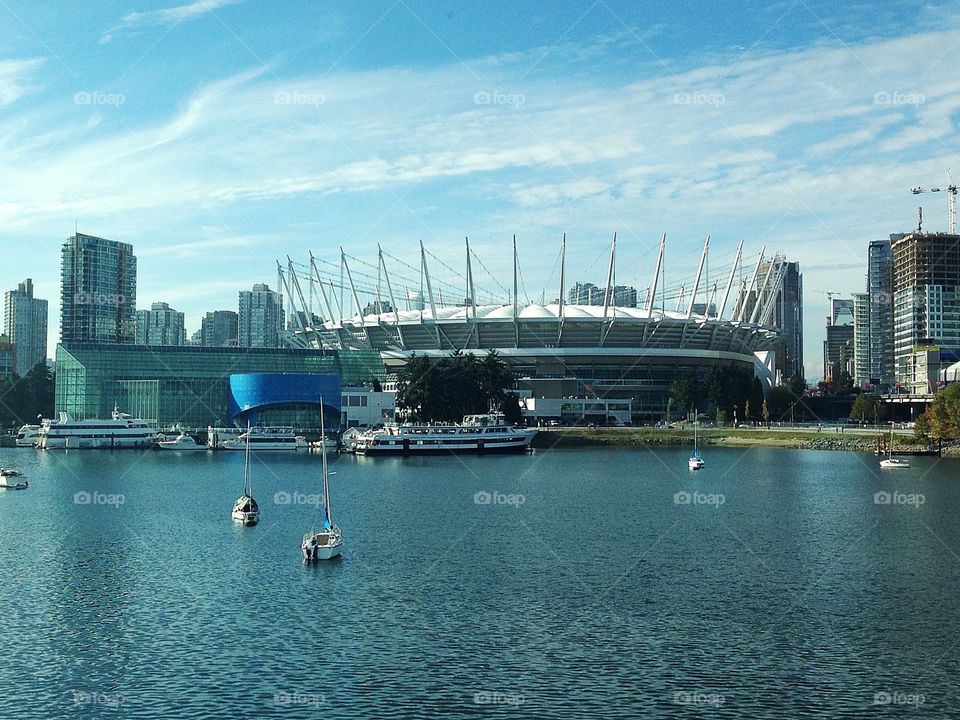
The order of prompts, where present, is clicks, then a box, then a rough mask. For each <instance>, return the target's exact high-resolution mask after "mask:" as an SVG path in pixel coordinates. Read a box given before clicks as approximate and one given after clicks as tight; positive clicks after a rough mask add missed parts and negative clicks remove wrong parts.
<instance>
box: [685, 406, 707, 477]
mask: <svg viewBox="0 0 960 720" xmlns="http://www.w3.org/2000/svg"><path fill="white" fill-rule="evenodd" d="M705 466H706V463H705V462H704V461H703V458H702V457H700V447H699V445H698V443H697V416H696V415H694V416H693V454H692V455H691V456H690V459H689V460H687V467H689V468H690V469H691V470H703V468H704V467H705Z"/></svg>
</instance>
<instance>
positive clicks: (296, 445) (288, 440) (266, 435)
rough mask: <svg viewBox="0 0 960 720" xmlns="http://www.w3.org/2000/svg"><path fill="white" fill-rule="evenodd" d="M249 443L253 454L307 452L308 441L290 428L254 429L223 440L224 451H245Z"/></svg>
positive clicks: (221, 445)
mask: <svg viewBox="0 0 960 720" xmlns="http://www.w3.org/2000/svg"><path fill="white" fill-rule="evenodd" d="M248 442H249V445H250V449H251V450H252V451H253V452H261V451H263V450H306V449H308V446H307V439H306V438H305V437H303V435H297V434H296V433H294V432H293V428H290V427H252V428H248V429H247V431H246V432H244V433H242V434H241V435H240V436H239V437H237V438H232V439H229V440H223V441H221V442H220V447H221V448H222V449H224V450H245V449H246V447H247V444H248Z"/></svg>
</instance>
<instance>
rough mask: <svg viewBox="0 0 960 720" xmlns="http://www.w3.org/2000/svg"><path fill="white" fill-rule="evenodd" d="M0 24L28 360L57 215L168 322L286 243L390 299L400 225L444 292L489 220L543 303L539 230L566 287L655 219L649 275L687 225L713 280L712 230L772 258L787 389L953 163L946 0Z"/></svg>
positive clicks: (641, 244)
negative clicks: (799, 325)
mask: <svg viewBox="0 0 960 720" xmlns="http://www.w3.org/2000/svg"><path fill="white" fill-rule="evenodd" d="M178 1H179V2H180V3H182V4H177V2H178ZM0 40H2V42H0V168H2V170H0V258H2V261H0V288H2V289H10V288H13V287H15V285H16V283H17V282H19V281H21V280H23V279H24V278H26V277H31V278H33V279H34V283H35V286H36V294H37V296H39V297H44V298H47V299H48V300H49V301H50V345H51V352H52V348H53V346H54V345H55V342H56V339H57V335H58V323H59V317H58V305H59V262H60V246H61V245H62V243H63V242H64V240H65V239H66V238H67V237H68V236H70V235H71V234H73V232H74V228H78V229H79V230H80V232H82V233H87V234H91V235H98V236H100V237H106V238H109V239H112V240H120V241H123V242H129V243H131V244H133V246H134V250H135V253H136V255H137V257H138V298H137V305H138V307H140V308H147V307H149V305H150V303H152V302H156V301H166V302H169V303H170V304H171V306H173V307H174V308H175V309H177V310H180V311H183V312H184V313H186V324H187V331H188V334H189V333H191V332H192V331H193V330H195V329H197V328H198V327H199V323H200V317H201V316H202V314H203V313H204V312H206V311H208V310H216V309H236V305H237V291H238V290H240V289H244V288H249V287H250V286H251V285H253V284H254V283H256V282H267V283H270V284H271V286H272V287H273V286H275V285H276V262H277V260H280V261H281V262H283V263H284V264H286V259H287V256H290V257H291V258H293V259H294V260H296V261H299V262H306V261H307V259H308V257H309V255H308V254H309V253H310V252H312V253H313V254H314V255H315V256H317V258H319V259H320V260H322V261H323V262H334V263H335V262H337V261H338V260H339V257H340V249H341V247H342V248H343V249H344V251H345V252H346V253H347V255H348V256H349V257H350V258H355V259H351V260H349V262H350V263H352V265H353V268H354V269H356V270H357V272H358V274H359V273H361V272H365V273H366V274H367V276H368V277H371V276H372V275H375V274H376V269H375V267H373V268H371V267H370V266H364V265H362V264H361V262H362V261H364V262H367V263H373V264H375V263H376V252H377V244H378V243H379V244H380V245H381V246H382V247H383V248H384V250H385V252H387V253H389V254H390V255H392V256H393V257H394V258H397V260H396V261H394V260H393V259H390V262H391V264H392V266H393V267H394V268H396V269H397V273H398V278H397V280H395V284H397V285H398V286H400V287H408V286H409V285H410V284H415V283H416V282H418V281H419V280H418V279H417V277H416V275H417V271H416V268H415V267H413V268H408V267H406V266H404V265H402V262H405V263H408V264H409V265H411V266H417V265H418V263H419V246H418V241H420V240H422V241H423V243H424V245H425V247H426V249H427V250H428V251H429V253H430V254H431V256H430V258H428V262H429V263H430V264H431V272H432V273H435V274H436V275H437V276H438V282H440V276H442V275H444V274H445V275H446V276H447V277H448V278H449V281H450V283H451V284H450V285H448V286H447V290H446V292H447V293H452V292H453V291H454V290H453V287H454V286H455V285H456V284H457V283H461V284H462V281H461V278H460V277H459V276H458V275H457V273H461V274H462V273H463V270H462V266H463V265H464V261H463V258H464V249H463V238H464V237H467V236H469V238H470V243H471V248H472V249H473V251H474V252H475V254H476V256H477V257H478V258H480V259H481V260H482V267H480V268H477V267H476V266H475V267H474V275H475V277H476V282H477V284H478V285H481V286H483V287H485V288H489V289H490V291H491V293H498V292H503V293H505V292H507V291H508V290H509V286H510V285H511V283H512V249H511V248H512V246H511V238H512V237H513V236H514V235H516V238H517V248H518V254H519V257H520V273H521V292H522V295H521V299H526V298H527V297H529V298H530V299H531V300H539V299H540V298H541V297H543V298H544V299H545V300H546V301H548V302H549V301H550V300H551V299H553V298H554V297H556V296H557V293H558V288H559V274H558V270H557V265H558V263H557V258H558V252H559V247H560V240H561V237H562V235H563V234H564V233H566V237H567V264H566V267H567V272H566V280H567V284H568V286H569V284H570V283H571V282H573V281H576V280H582V281H588V282H593V283H595V284H597V285H600V286H602V285H605V284H606V271H607V254H608V253H609V246H610V241H611V237H612V235H613V233H614V232H616V233H617V243H618V244H617V278H616V280H617V283H618V284H627V285H634V286H635V287H637V288H641V289H642V288H645V287H647V286H648V285H649V283H650V280H651V276H652V274H653V265H654V261H655V256H656V248H657V245H658V243H659V240H660V236H661V234H662V233H666V234H667V252H666V266H665V267H666V270H665V272H666V277H667V282H668V283H674V284H676V283H678V282H679V281H680V279H682V278H692V277H693V275H694V274H695V272H696V266H697V261H698V259H699V254H700V249H701V248H702V246H703V242H704V237H705V236H706V235H710V236H711V261H710V265H709V266H708V271H710V269H711V268H712V272H713V278H714V279H716V278H718V277H721V276H722V275H721V270H722V269H723V268H724V267H729V265H730V263H731V262H732V258H733V254H734V252H735V249H736V247H737V244H738V243H739V242H741V241H742V242H743V243H744V253H745V255H746V256H747V258H748V260H746V261H745V263H744V265H745V267H746V270H745V271H744V272H746V273H747V274H749V272H750V270H751V269H752V267H750V265H751V264H752V262H753V260H752V258H755V257H756V254H757V253H758V252H759V251H760V248H761V246H765V247H766V251H767V253H768V254H770V253H774V252H779V253H782V254H784V255H785V256H786V257H787V259H789V260H795V261H799V262H800V264H801V270H802V272H803V276H804V292H805V297H804V300H805V311H804V326H805V327H804V330H805V343H804V345H805V347H804V355H805V358H804V360H805V369H806V376H807V378H808V380H816V379H818V378H819V376H820V375H821V374H822V341H823V338H824V335H825V331H824V325H825V320H824V318H825V316H826V314H827V296H826V294H825V293H826V292H828V291H834V292H839V293H842V294H849V293H851V292H858V291H862V290H863V289H864V284H865V273H866V246H867V243H868V242H869V241H870V240H872V239H878V238H884V237H886V236H887V235H889V234H890V233H893V232H903V231H909V230H910V229H913V228H915V227H916V225H917V207H918V205H922V206H923V208H924V229H925V230H945V229H946V224H947V207H946V196H945V193H939V194H933V193H930V194H923V195H912V194H911V193H910V189H911V188H913V187H915V186H923V187H932V186H944V185H946V184H947V168H950V167H951V165H953V166H955V167H956V173H955V174H956V176H957V177H958V178H960V162H956V156H957V150H958V145H960V136H958V134H957V132H956V127H957V122H958V119H960V73H958V72H957V67H958V65H960V7H958V6H957V5H956V4H955V3H947V2H942V3H940V2H913V1H912V0H904V1H903V2H899V3H895V4H892V3H862V4H861V3H840V4H837V3H834V2H815V1H813V0H810V1H808V2H800V1H798V2H789V1H787V2H773V3H753V2H725V3H715V2H689V1H685V0H672V1H671V2H659V1H656V0H654V1H651V2H644V3H637V2H634V1H632V0H627V1H624V2H620V1H618V0H577V1H573V0H559V1H556V2H550V3H546V2H543V3H532V2H520V3H492V2H480V3H476V2H470V3H467V2H458V1H456V0H453V1H448V2H438V1H437V2H434V1H426V2H416V1H414V0H396V1H395V2H391V1H389V0H385V1H383V2H380V1H376V0H365V1H364V2H362V3H356V2H337V1H330V2H316V1H310V0H288V1H286V2H283V3H277V2H266V1H263V0H195V1H191V0H167V1H164V0H158V1H157V2H146V0H137V1H135V2H111V1H109V0H101V1H100V2H97V3H83V4H81V3H77V2H38V1H37V0H2V1H0ZM447 268H449V270H448V269H447ZM404 273H405V274H404ZM401 276H402V277H401ZM713 281H714V280H710V282H711V283H712V282H713ZM370 282H372V281H370ZM361 284H362V283H361ZM398 292H399V291H398ZM641 295H642V291H641ZM502 299H503V300H505V299H506V298H505V297H503V298H502Z"/></svg>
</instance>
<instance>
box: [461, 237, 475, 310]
mask: <svg viewBox="0 0 960 720" xmlns="http://www.w3.org/2000/svg"><path fill="white" fill-rule="evenodd" d="M463 240H464V242H465V243H466V245H467V297H468V298H469V299H470V308H471V309H472V310H473V319H474V320H476V319H477V296H476V290H475V289H474V287H473V269H472V268H471V267H470V238H468V237H465V238H464V239H463Z"/></svg>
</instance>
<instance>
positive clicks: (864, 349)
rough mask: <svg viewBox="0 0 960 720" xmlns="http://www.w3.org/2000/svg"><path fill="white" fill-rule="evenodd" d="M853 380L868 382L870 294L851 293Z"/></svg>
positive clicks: (861, 385) (863, 385)
mask: <svg viewBox="0 0 960 720" xmlns="http://www.w3.org/2000/svg"><path fill="white" fill-rule="evenodd" d="M853 381H854V383H855V384H856V385H857V386H859V387H865V386H866V385H869V384H870V295H869V294H868V293H854V294H853Z"/></svg>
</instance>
